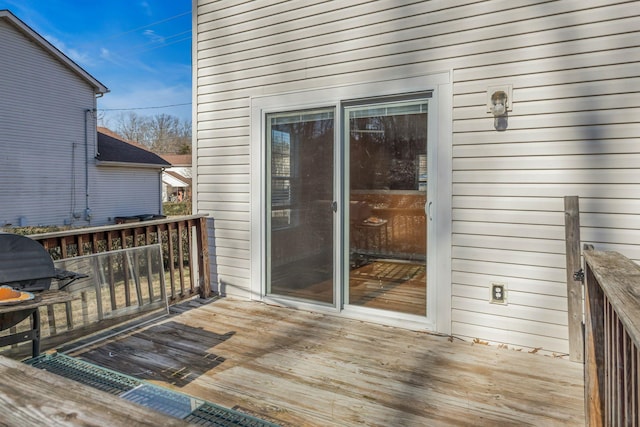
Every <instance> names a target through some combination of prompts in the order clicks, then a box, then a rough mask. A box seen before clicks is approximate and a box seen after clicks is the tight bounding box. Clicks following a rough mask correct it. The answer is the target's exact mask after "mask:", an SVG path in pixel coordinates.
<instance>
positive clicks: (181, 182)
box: [162, 171, 191, 187]
mask: <svg viewBox="0 0 640 427" xmlns="http://www.w3.org/2000/svg"><path fill="white" fill-rule="evenodd" d="M162 182H164V183H165V184H168V185H170V186H172V187H191V178H185V177H184V176H182V175H180V174H179V173H175V172H171V171H164V173H163V174H162Z"/></svg>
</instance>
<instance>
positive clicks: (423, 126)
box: [343, 99, 428, 316]
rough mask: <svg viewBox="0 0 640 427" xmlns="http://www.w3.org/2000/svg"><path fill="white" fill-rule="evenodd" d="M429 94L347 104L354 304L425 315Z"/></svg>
mask: <svg viewBox="0 0 640 427" xmlns="http://www.w3.org/2000/svg"><path fill="white" fill-rule="evenodd" d="M427 111H428V100H427V99H416V100H403V101H396V102H380V103H362V104H353V105H349V106H347V107H345V109H344V116H343V119H344V139H345V142H346V146H347V147H348V158H349V160H348V168H347V170H348V182H349V184H348V202H349V212H348V226H345V230H347V233H348V235H349V237H348V239H347V241H348V242H349V243H348V246H349V248H348V251H349V273H348V284H347V292H345V300H346V301H345V302H346V303H347V304H349V305H352V306H361V307H369V308H373V309H381V310H389V311H394V312H400V313H405V314H414V315H420V316H426V314H427V313H426V311H427V303H426V298H427V218H426V215H425V206H426V203H427V183H428V170H427V164H428V162H427V153H428V151H427Z"/></svg>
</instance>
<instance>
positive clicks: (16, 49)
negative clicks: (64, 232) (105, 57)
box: [0, 20, 96, 226]
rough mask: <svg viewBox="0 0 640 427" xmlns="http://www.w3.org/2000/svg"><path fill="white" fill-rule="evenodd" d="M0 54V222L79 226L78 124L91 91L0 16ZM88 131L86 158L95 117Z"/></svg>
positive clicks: (81, 143)
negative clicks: (74, 215) (0, 57)
mask: <svg viewBox="0 0 640 427" xmlns="http://www.w3.org/2000/svg"><path fill="white" fill-rule="evenodd" d="M0 52H1V53H2V60H0V183H2V191H1V192H0V226H4V225H5V224H12V225H14V226H16V225H21V224H23V225H38V224H45V225H50V224H57V225H62V224H63V223H65V222H69V221H73V222H74V224H79V225H87V224H88V222H86V221H84V210H85V185H84V183H85V182H86V179H85V160H84V159H85V156H86V154H85V128H84V126H85V114H86V111H87V110H91V109H93V108H95V96H94V89H93V88H92V87H91V86H90V85H89V84H88V83H87V82H86V81H84V80H82V79H80V78H79V77H78V76H77V74H75V73H74V72H72V71H71V70H70V69H69V68H68V67H67V66H65V65H63V64H62V63H61V62H59V61H58V60H56V59H54V57H53V56H51V55H50V54H48V53H47V52H45V51H44V50H43V49H42V48H41V47H39V46H38V45H36V44H35V43H33V42H31V41H30V40H29V39H27V38H26V37H25V36H24V35H23V34H22V33H19V32H17V31H16V29H15V28H14V27H13V26H11V25H9V24H8V23H6V22H5V21H4V20H0ZM89 129H93V130H94V132H89V134H88V137H87V142H88V143H87V145H86V147H87V150H88V156H89V158H91V159H93V158H94V157H95V146H96V133H95V123H93V124H92V125H91V122H90V126H89ZM92 179H93V177H92V176H90V177H89V180H90V181H91V180H92ZM90 197H95V194H90ZM73 213H78V214H79V218H78V219H75V218H74V217H73Z"/></svg>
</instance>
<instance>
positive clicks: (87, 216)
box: [84, 109, 95, 222]
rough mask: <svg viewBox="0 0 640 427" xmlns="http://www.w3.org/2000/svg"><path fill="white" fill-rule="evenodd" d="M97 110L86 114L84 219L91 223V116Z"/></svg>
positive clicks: (87, 111)
mask: <svg viewBox="0 0 640 427" xmlns="http://www.w3.org/2000/svg"><path fill="white" fill-rule="evenodd" d="M94 111H95V109H92V110H85V112H84V113H85V114H84V200H85V205H84V219H85V221H87V222H91V208H90V207H89V129H88V128H89V114H91V113H93V112H94Z"/></svg>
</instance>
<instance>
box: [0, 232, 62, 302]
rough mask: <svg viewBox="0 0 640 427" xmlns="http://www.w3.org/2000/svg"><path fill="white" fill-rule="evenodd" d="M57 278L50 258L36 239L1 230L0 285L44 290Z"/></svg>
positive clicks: (28, 289)
mask: <svg viewBox="0 0 640 427" xmlns="http://www.w3.org/2000/svg"><path fill="white" fill-rule="evenodd" d="M54 277H56V270H55V268H54V266H53V260H52V259H51V257H50V256H49V253H48V252H47V250H46V249H45V248H44V247H43V246H42V245H41V244H40V243H38V242H36V241H35V240H32V239H30V238H28V237H25V236H21V235H18V234H11V233H0V285H7V286H11V287H12V288H14V289H20V290H27V291H30V290H36V291H38V290H46V289H49V287H50V286H51V279H52V278H54Z"/></svg>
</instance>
